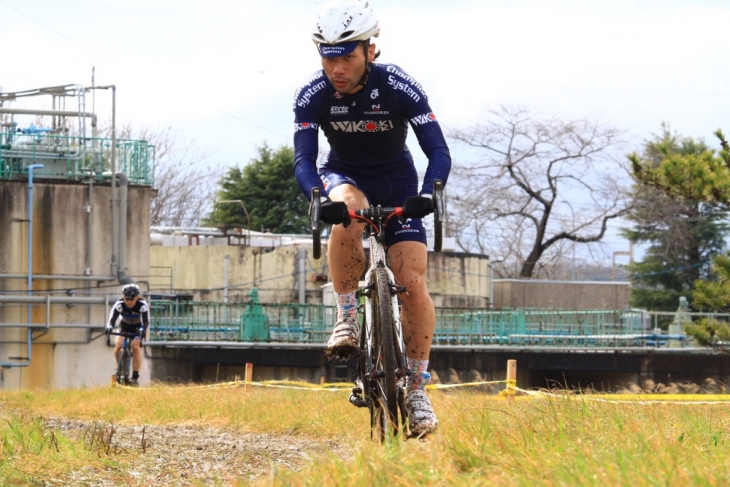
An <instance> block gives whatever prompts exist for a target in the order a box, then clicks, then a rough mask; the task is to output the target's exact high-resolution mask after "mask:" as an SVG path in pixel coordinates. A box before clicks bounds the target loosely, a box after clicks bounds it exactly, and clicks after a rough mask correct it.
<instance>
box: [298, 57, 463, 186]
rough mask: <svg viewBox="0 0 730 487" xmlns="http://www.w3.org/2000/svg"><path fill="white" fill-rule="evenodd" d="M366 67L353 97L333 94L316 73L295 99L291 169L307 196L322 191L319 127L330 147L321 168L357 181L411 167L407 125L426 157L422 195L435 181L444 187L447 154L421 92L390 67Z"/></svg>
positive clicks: (330, 88)
mask: <svg viewBox="0 0 730 487" xmlns="http://www.w3.org/2000/svg"><path fill="white" fill-rule="evenodd" d="M371 66H372V69H371V72H370V76H369V78H368V81H367V84H366V85H365V86H364V87H363V88H362V89H361V90H360V91H358V92H357V93H355V94H354V95H343V94H341V93H338V92H337V91H336V90H335V89H334V87H333V86H332V84H331V83H330V81H329V80H328V79H327V77H326V76H325V74H324V71H321V70H320V71H319V72H317V73H315V74H314V75H313V76H312V77H311V78H310V79H309V80H308V81H307V82H306V83H305V84H304V85H303V86H302V87H301V88H299V89H298V90H297V92H296V94H295V96H294V167H295V174H296V178H297V181H298V182H299V186H300V188H301V189H302V191H303V192H304V193H305V194H306V195H307V197H309V196H310V194H311V189H312V188H313V187H320V188H322V187H323V184H322V182H321V181H320V178H319V175H318V173H317V167H316V161H317V155H318V131H319V129H322V131H323V132H324V134H325V136H326V137H327V140H328V142H329V145H330V153H329V155H328V157H327V161H326V162H325V163H324V164H323V168H326V169H327V170H329V171H334V172H343V173H345V174H347V175H350V176H353V177H356V176H357V175H358V174H364V175H366V174H373V173H379V174H385V175H387V174H388V173H389V172H399V171H402V170H403V169H404V168H406V167H414V164H413V157H412V156H411V153H410V151H409V150H408V147H406V137H407V135H408V127H409V126H411V127H412V128H413V132H414V133H415V135H416V137H417V139H418V143H419V145H420V146H421V149H422V150H423V152H424V153H425V154H426V156H427V157H428V168H427V170H426V175H425V177H424V181H423V186H422V189H421V193H425V194H430V193H431V192H432V188H433V182H434V180H436V179H441V180H442V181H443V182H444V183H446V179H447V178H448V175H449V171H450V169H451V156H450V154H449V148H448V146H447V145H446V140H445V139H444V136H443V133H442V131H441V127H440V126H439V124H438V122H437V121H436V116H435V115H434V114H433V111H432V110H431V107H430V106H429V104H428V98H427V97H426V94H425V93H424V91H423V88H422V87H421V85H420V84H419V83H418V82H417V81H416V80H414V79H413V78H411V77H410V76H409V75H408V74H406V73H405V72H404V71H403V70H402V69H401V68H399V67H398V66H396V65H394V64H372V65H371ZM325 189H326V188H325Z"/></svg>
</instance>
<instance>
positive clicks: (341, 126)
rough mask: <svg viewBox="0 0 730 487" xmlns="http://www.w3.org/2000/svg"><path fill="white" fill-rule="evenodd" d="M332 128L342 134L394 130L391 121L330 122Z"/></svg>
mask: <svg viewBox="0 0 730 487" xmlns="http://www.w3.org/2000/svg"><path fill="white" fill-rule="evenodd" d="M330 125H332V128H334V129H335V130H337V131H340V132H386V131H388V130H392V129H393V122H392V121H391V120H382V121H380V122H376V121H373V120H360V121H359V122H330Z"/></svg>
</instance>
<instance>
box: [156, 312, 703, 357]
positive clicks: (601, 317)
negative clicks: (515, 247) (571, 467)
mask: <svg viewBox="0 0 730 487" xmlns="http://www.w3.org/2000/svg"><path fill="white" fill-rule="evenodd" d="M336 314H337V313H336V309H335V307H334V306H324V305H319V304H276V303H258V302H255V301H251V302H248V303H211V302H195V301H188V302H184V301H153V302H152V317H151V321H152V323H151V329H150V335H149V339H150V340H152V341H195V342H200V341H203V342H205V341H210V342H221V341H224V342H225V341H231V342H284V343H324V342H326V341H327V338H328V337H329V335H330V334H331V332H332V328H333V327H334V324H335V319H336ZM715 317H717V316H715ZM652 323H653V317H652V313H648V312H645V311H628V310H587V311H555V310H538V309H512V310H491V309H473V308H436V330H435V333H434V340H433V343H434V344H435V345H462V346H463V345H513V346H545V347H563V346H570V347H665V346H673V347H685V346H690V345H691V340H689V339H688V338H687V337H686V336H685V335H684V334H683V333H677V334H674V335H670V334H667V333H666V332H661V331H659V330H655V329H654V328H652Z"/></svg>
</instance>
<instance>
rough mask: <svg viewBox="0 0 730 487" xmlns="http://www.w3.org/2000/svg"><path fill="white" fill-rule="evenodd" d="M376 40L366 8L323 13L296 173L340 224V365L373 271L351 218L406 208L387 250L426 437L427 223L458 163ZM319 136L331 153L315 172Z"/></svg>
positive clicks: (334, 6) (332, 253) (334, 345)
mask: <svg viewBox="0 0 730 487" xmlns="http://www.w3.org/2000/svg"><path fill="white" fill-rule="evenodd" d="M379 33H380V27H379V25H378V19H377V18H376V16H375V14H374V13H373V11H372V8H371V7H370V4H369V3H368V1H365V0H344V1H336V2H332V3H328V4H326V5H324V6H323V7H322V8H321V9H320V10H319V13H318V15H317V20H316V23H315V25H314V27H313V29H312V31H311V36H312V40H313V41H314V43H315V44H316V46H317V49H318V51H319V55H320V57H321V62H322V69H321V70H319V71H317V72H315V73H314V74H313V75H311V76H310V77H309V79H308V81H306V82H305V83H304V84H303V85H302V86H301V87H300V88H299V89H298V90H297V91H296V94H295V97H294V150H295V156H294V165H295V174H296V177H297V181H298V183H299V186H300V187H301V189H302V191H304V193H305V194H306V195H307V197H310V196H311V189H312V188H313V187H320V188H321V189H322V190H323V192H322V194H323V195H327V196H326V197H323V201H322V206H321V217H322V220H323V221H324V222H325V223H329V224H332V225H334V226H333V227H332V231H331V234H330V238H329V244H328V261H329V269H330V272H331V274H332V284H333V287H334V291H335V298H336V302H337V323H336V324H335V327H334V331H333V333H332V336H331V337H330V339H329V341H328V343H327V347H328V354H329V355H330V356H334V357H337V358H339V359H343V360H346V359H349V358H350V357H352V355H353V354H354V352H355V351H356V350H357V348H358V334H359V325H358V320H357V303H356V301H355V291H356V289H357V287H358V283H359V279H360V276H361V275H362V273H363V270H364V269H365V264H366V259H365V253H364V250H363V245H362V233H363V224H360V223H352V224H350V223H351V222H350V220H349V217H348V213H347V211H348V209H351V210H355V209H360V208H365V207H367V206H369V204H375V205H378V204H380V205H382V206H403V207H404V208H405V216H407V217H409V218H408V219H406V220H405V221H404V222H401V221H400V220H399V219H392V220H391V221H390V222H389V224H388V226H387V228H386V240H385V243H386V247H387V252H388V264H389V266H390V268H391V269H392V270H393V272H394V274H395V276H396V280H397V281H398V282H399V283H400V284H401V285H404V286H405V287H406V289H407V292H406V293H403V294H401V295H399V296H400V298H401V301H402V310H403V311H402V315H401V316H402V324H403V333H404V340H405V344H406V354H407V357H408V366H409V368H410V369H411V370H412V375H411V378H410V379H409V381H408V384H407V395H406V408H407V409H408V417H409V427H410V430H411V433H413V434H426V433H431V432H433V431H435V430H436V428H437V426H438V421H437V419H436V415H435V414H434V412H433V408H432V406H431V403H430V401H429V399H428V396H426V393H425V386H426V383H427V382H428V381H429V379H430V374H429V373H428V372H427V370H428V360H429V355H430V351H431V342H432V340H433V333H434V327H435V311H434V305H433V301H432V300H431V296H430V295H429V293H428V289H427V287H426V264H427V248H426V233H425V230H424V227H423V223H422V221H421V218H423V217H425V216H426V215H428V214H429V213H431V212H433V208H432V203H431V197H430V193H431V192H432V188H433V182H434V180H436V179H441V180H442V181H443V182H444V183H445V182H446V179H447V177H448V175H449V171H450V169H451V156H450V153H449V149H448V146H447V144H446V141H445V139H444V136H443V133H442V131H441V127H440V126H439V124H438V122H437V121H436V117H435V115H434V114H433V111H432V110H431V107H430V106H429V103H428V98H427V97H426V94H425V93H424V91H423V88H422V87H421V85H420V84H419V83H418V82H417V81H416V80H415V79H413V78H412V77H411V76H409V75H408V74H406V72H405V71H404V70H403V69H401V68H400V67H399V66H396V65H395V64H380V63H375V62H374V61H375V59H376V58H377V57H378V55H379V54H380V53H379V51H377V50H376V46H375V44H374V43H372V42H371V38H373V37H377V36H378V34H379ZM409 125H410V126H411V127H412V128H413V132H414V133H415V135H416V137H417V139H418V143H419V145H420V146H421V149H422V150H423V152H424V153H425V154H426V156H427V157H428V168H427V170H426V174H425V177H424V181H423V184H422V186H421V190H420V192H419V190H418V174H417V172H416V168H415V165H414V162H413V158H412V156H411V154H410V152H409V150H408V148H407V147H406V143H405V142H406V135H407V133H408V126H409ZM319 129H322V131H323V132H324V135H325V136H326V137H327V140H328V142H329V146H330V152H329V154H328V156H327V159H326V161H325V162H324V163H323V165H322V167H321V168H320V169H319V171H318V170H317V166H316V162H317V155H318V131H319Z"/></svg>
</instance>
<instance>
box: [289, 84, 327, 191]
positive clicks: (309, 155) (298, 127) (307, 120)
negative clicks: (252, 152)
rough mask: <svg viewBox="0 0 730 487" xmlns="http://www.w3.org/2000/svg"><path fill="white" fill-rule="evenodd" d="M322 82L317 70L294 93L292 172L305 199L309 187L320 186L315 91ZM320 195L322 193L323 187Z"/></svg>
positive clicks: (319, 87) (321, 86) (318, 123)
mask: <svg viewBox="0 0 730 487" xmlns="http://www.w3.org/2000/svg"><path fill="white" fill-rule="evenodd" d="M325 85H326V83H325V79H324V75H323V74H322V72H321V71H320V72H318V73H315V75H313V76H312V77H311V78H310V79H309V80H308V81H307V82H306V83H305V84H304V85H303V86H302V87H301V88H299V89H298V90H297V91H296V93H295V94H294V175H295V177H296V179H297V183H299V187H300V188H301V190H302V192H303V193H304V194H305V195H306V197H307V199H309V198H310V197H311V191H312V188H315V187H317V188H322V181H321V180H320V178H319V174H318V172H317V155H318V152H319V125H320V116H319V112H318V109H317V106H318V105H319V104H318V103H317V101H318V98H319V97H318V96H317V93H319V91H320V90H322V89H323V88H324V87H325ZM322 194H325V193H324V190H323V191H322Z"/></svg>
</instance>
